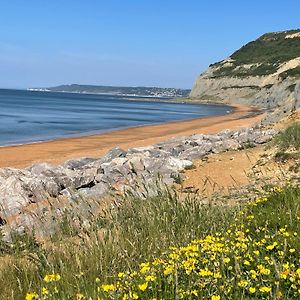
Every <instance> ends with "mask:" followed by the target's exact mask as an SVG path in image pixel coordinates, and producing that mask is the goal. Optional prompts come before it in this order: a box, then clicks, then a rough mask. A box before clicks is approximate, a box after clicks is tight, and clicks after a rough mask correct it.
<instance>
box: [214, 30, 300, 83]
mask: <svg viewBox="0 0 300 300" xmlns="http://www.w3.org/2000/svg"><path fill="white" fill-rule="evenodd" d="M298 31H299V30H298ZM298 31H297V30H296V31H290V32H288V34H291V33H295V32H298ZM286 35H287V33H285V32H279V33H269V34H265V35H263V36H261V37H260V38H258V39H257V40H255V41H252V42H250V43H248V44H246V45H244V46H243V47H242V48H240V49H239V50H237V51H236V52H234V53H233V54H232V55H231V56H230V58H231V59H232V60H233V61H232V65H231V66H223V67H222V62H219V63H216V64H214V65H212V66H215V67H218V69H217V70H215V72H214V74H213V75H214V77H224V76H231V77H247V76H265V75H269V74H273V73H275V72H276V70H277V69H278V67H279V66H280V64H282V63H284V62H286V61H289V60H291V59H294V58H297V57H299V56H300V46H299V40H300V38H293V39H286V38H285V36H286ZM243 65H252V66H251V67H250V68H243V67H242V66H243ZM287 76H294V77H295V76H299V68H295V69H292V70H289V71H287V72H284V73H282V75H281V77H282V78H283V79H284V78H286V77H287Z"/></svg>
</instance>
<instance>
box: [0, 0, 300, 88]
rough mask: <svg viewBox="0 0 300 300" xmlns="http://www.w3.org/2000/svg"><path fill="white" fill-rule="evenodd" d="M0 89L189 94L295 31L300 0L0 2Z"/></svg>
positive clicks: (4, 0) (297, 23) (40, 0)
mask: <svg viewBox="0 0 300 300" xmlns="http://www.w3.org/2000/svg"><path fill="white" fill-rule="evenodd" d="M0 4H1V6H0V87H2V88H5V87H7V88H26V87H38V86H53V85H58V84H65V83H82V84H99V85H125V86H140V85H143V86H162V87H181V88H191V87H192V84H193V82H194V80H195V78H196V76H197V75H198V74H199V73H201V72H202V71H203V70H205V68H206V67H207V66H208V65H209V64H210V63H213V62H215V61H219V60H221V59H223V58H225V57H227V56H229V55H230V54H231V53H232V52H233V51H234V50H236V49H238V48H240V46H242V45H243V44H245V43H247V42H248V41H250V40H253V39H256V38H257V37H258V36H260V35H261V34H263V33H265V32H269V31H280V30H286V29H296V28H300V0H244V1H242V0H239V1H236V0H180V1H179V0H160V1H159V0H119V1H117V0H0Z"/></svg>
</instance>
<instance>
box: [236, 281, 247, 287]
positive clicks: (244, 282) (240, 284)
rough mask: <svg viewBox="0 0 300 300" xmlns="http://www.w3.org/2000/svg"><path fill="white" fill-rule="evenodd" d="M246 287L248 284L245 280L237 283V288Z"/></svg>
mask: <svg viewBox="0 0 300 300" xmlns="http://www.w3.org/2000/svg"><path fill="white" fill-rule="evenodd" d="M247 285H248V282H247V281H246V280H241V281H240V282H238V286H240V287H243V288H244V287H246V286H247Z"/></svg>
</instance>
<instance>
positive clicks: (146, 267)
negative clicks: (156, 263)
mask: <svg viewBox="0 0 300 300" xmlns="http://www.w3.org/2000/svg"><path fill="white" fill-rule="evenodd" d="M149 271H150V266H149V263H142V264H141V270H140V272H141V273H147V272H149Z"/></svg>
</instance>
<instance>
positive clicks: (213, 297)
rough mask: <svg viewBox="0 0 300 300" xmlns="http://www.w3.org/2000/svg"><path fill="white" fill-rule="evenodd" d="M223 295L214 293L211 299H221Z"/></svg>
mask: <svg viewBox="0 0 300 300" xmlns="http://www.w3.org/2000/svg"><path fill="white" fill-rule="evenodd" d="M220 299H221V297H220V296H219V295H212V296H211V300H220Z"/></svg>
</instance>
